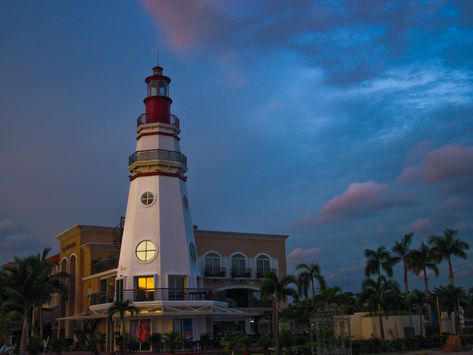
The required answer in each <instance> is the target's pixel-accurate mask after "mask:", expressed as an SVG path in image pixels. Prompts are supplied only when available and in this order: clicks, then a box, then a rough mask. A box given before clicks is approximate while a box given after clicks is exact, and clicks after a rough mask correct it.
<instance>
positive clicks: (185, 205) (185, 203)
mask: <svg viewBox="0 0 473 355" xmlns="http://www.w3.org/2000/svg"><path fill="white" fill-rule="evenodd" d="M182 204H183V205H184V208H185V209H186V210H187V209H188V208H189V200H188V199H187V196H184V197H183V198H182Z"/></svg>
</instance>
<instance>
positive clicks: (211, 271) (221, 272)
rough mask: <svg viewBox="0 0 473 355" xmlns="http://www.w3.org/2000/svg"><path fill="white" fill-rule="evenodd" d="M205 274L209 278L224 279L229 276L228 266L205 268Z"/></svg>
mask: <svg viewBox="0 0 473 355" xmlns="http://www.w3.org/2000/svg"><path fill="white" fill-rule="evenodd" d="M204 276H205V277H207V278H211V279H212V278H213V279H223V278H225V277H226V276H227V268H225V267H219V268H215V267H213V268H205V269H204Z"/></svg>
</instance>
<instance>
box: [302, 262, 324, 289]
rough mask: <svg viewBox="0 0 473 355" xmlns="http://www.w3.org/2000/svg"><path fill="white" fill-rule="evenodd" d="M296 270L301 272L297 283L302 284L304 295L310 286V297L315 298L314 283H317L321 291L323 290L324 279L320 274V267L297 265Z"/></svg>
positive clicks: (316, 265)
mask: <svg viewBox="0 0 473 355" xmlns="http://www.w3.org/2000/svg"><path fill="white" fill-rule="evenodd" d="M296 270H298V271H301V273H300V274H299V276H298V278H299V282H300V283H301V284H302V289H303V291H304V294H305V295H307V293H308V289H309V284H310V287H311V290H312V297H314V296H315V281H317V283H318V284H319V286H320V289H321V290H323V289H324V288H325V278H324V277H323V275H322V274H321V272H320V266H319V265H318V264H312V263H310V264H297V265H296ZM306 297H307V296H306Z"/></svg>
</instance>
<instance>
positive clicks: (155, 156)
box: [128, 149, 187, 167]
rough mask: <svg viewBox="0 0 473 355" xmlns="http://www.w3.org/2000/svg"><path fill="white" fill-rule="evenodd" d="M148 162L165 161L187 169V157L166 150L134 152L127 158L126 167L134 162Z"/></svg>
mask: <svg viewBox="0 0 473 355" xmlns="http://www.w3.org/2000/svg"><path fill="white" fill-rule="evenodd" d="M148 160H167V161H172V162H176V163H180V164H182V165H184V166H185V167H187V157H186V156H185V155H184V154H182V153H180V152H176V151H173V150H166V149H151V150H139V151H137V152H134V153H133V154H132V155H130V157H129V158H128V166H131V165H133V164H134V163H136V162H140V161H148Z"/></svg>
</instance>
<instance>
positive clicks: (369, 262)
mask: <svg viewBox="0 0 473 355" xmlns="http://www.w3.org/2000/svg"><path fill="white" fill-rule="evenodd" d="M364 254H365V257H366V265H365V275H366V277H370V276H371V275H378V276H381V271H382V270H383V271H384V272H385V273H386V275H387V276H388V277H392V276H393V257H392V256H391V254H390V253H389V250H387V249H386V248H385V247H383V246H381V247H378V248H377V249H365V252H364Z"/></svg>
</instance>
